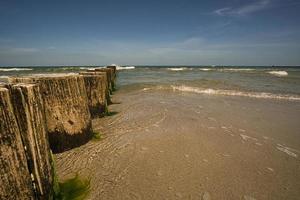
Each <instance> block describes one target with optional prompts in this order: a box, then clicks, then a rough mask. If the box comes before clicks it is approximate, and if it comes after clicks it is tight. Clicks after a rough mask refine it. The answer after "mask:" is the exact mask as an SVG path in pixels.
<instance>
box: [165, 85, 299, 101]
mask: <svg viewBox="0 0 300 200" xmlns="http://www.w3.org/2000/svg"><path fill="white" fill-rule="evenodd" d="M171 88H172V89H173V90H174V91H181V92H192V93H197V94H208V95H224V96H240V97H251V98H259V99H278V100H291V101H300V96H298V95H283V94H272V93H266V92H242V91H236V90H221V89H211V88H208V89H201V88H196V87H189V86H171Z"/></svg>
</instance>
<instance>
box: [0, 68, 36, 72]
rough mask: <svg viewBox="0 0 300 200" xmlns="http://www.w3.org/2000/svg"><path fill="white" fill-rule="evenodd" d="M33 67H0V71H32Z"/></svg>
mask: <svg viewBox="0 0 300 200" xmlns="http://www.w3.org/2000/svg"><path fill="white" fill-rule="evenodd" d="M30 70H32V69H31V68H0V71H3V72H10V71H30Z"/></svg>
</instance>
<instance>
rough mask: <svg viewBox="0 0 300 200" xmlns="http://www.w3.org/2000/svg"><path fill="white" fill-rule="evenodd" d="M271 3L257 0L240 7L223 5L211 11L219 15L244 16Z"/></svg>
mask: <svg viewBox="0 0 300 200" xmlns="http://www.w3.org/2000/svg"><path fill="white" fill-rule="evenodd" d="M270 5H271V1H270V0H259V1H256V2H254V3H251V4H246V5H244V6H240V7H235V8H232V7H225V8H220V9H217V10H215V11H214V12H213V13H214V14H216V15H219V16H230V15H231V16H234V15H237V16H245V15H249V14H251V13H254V12H258V11H261V10H265V9H267V8H269V7H270Z"/></svg>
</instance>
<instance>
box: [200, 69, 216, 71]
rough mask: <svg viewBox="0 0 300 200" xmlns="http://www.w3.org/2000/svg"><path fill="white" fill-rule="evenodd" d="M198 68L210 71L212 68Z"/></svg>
mask: <svg viewBox="0 0 300 200" xmlns="http://www.w3.org/2000/svg"><path fill="white" fill-rule="evenodd" d="M199 70H201V71H211V70H213V69H211V68H200V69H199Z"/></svg>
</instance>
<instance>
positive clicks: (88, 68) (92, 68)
mask: <svg viewBox="0 0 300 200" xmlns="http://www.w3.org/2000/svg"><path fill="white" fill-rule="evenodd" d="M101 68H104V67H80V68H79V69H81V70H95V69H101Z"/></svg>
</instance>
